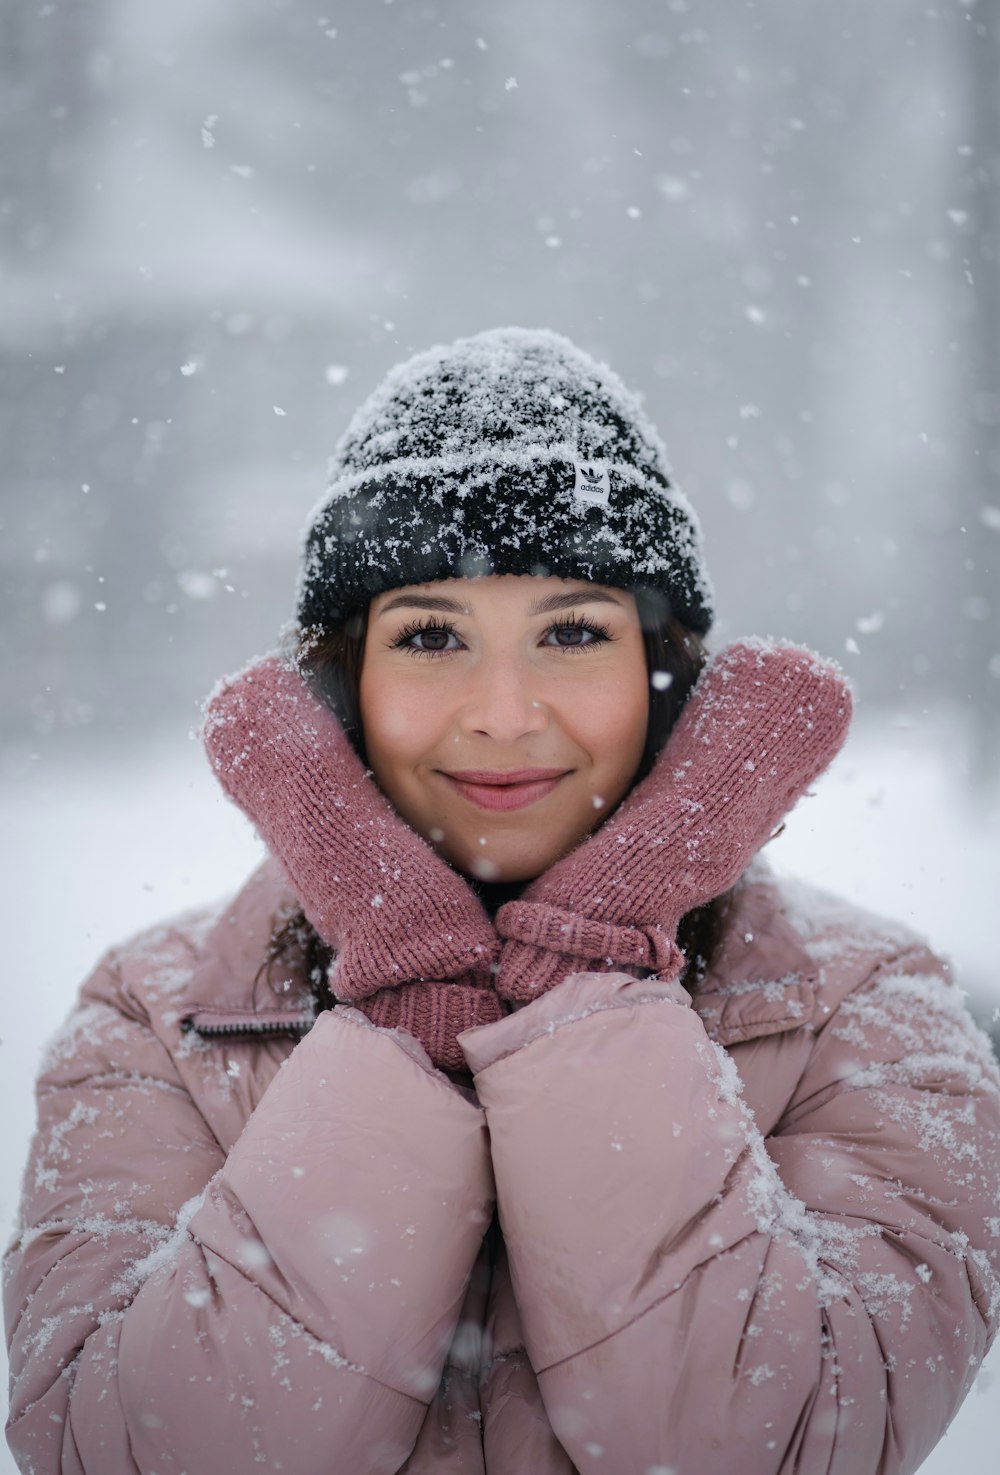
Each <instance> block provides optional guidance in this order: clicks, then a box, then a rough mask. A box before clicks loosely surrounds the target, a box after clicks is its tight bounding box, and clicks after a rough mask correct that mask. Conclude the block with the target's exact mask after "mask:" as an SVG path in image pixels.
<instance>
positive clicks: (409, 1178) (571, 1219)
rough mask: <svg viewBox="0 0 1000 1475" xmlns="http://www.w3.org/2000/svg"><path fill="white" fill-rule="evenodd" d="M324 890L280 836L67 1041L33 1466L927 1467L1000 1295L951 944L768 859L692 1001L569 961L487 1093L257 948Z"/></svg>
mask: <svg viewBox="0 0 1000 1475" xmlns="http://www.w3.org/2000/svg"><path fill="white" fill-rule="evenodd" d="M292 906H293V900H292V898H291V897H290V895H289V894H288V892H287V889H286V887H285V884H284V883H283V882H282V880H281V879H280V875H279V873H278V870H277V867H276V865H275V864H274V863H272V862H268V863H267V864H265V866H264V867H263V868H262V869H261V870H260V871H259V872H258V873H257V874H256V875H255V876H254V877H253V878H252V879H251V881H250V882H249V883H248V885H247V886H246V887H245V889H244V890H243V892H242V893H241V894H240V896H239V897H238V898H237V899H236V901H235V902H234V903H233V904H232V905H231V906H230V907H228V908H227V909H226V910H224V911H223V912H222V913H221V914H219V915H217V916H216V917H215V918H206V917H193V918H192V917H188V918H186V919H184V920H182V921H180V922H178V923H177V924H176V925H174V926H171V927H165V928H161V929H158V930H156V931H154V932H151V933H147V934H146V935H145V936H143V937H141V938H139V939H138V940H137V941H134V942H133V943H131V944H130V945H129V946H127V947H126V948H124V949H123V950H121V951H120V952H117V953H114V954H112V955H110V956H109V957H108V958H106V959H105V960H104V961H103V962H102V963H101V964H100V966H99V967H98V968H97V970H96V972H95V973H94V975H93V976H92V977H91V978H90V979H89V980H88V982H87V983H86V985H85V986H84V989H83V992H82V996H81V999H80V1002H79V1004H78V1006H77V1008H76V1010H75V1012H74V1013H73V1015H72V1016H71V1018H70V1020H69V1022H68V1024H67V1025H66V1027H65V1029H64V1030H63V1032H62V1033H61V1034H60V1036H59V1037H58V1039H57V1040H56V1041H55V1042H54V1043H53V1045H52V1047H51V1050H50V1052H49V1055H48V1059H47V1062H46V1065H45V1070H44V1075H43V1077H42V1080H41V1085H40V1093H39V1130H38V1134H37V1136H36V1138H35V1142H34V1146H33V1150H32V1155H31V1160H30V1163H29V1167H28V1173H27V1179H26V1189H25V1201H24V1221H23V1225H22V1227H21V1230H20V1232H19V1235H18V1238H17V1240H16V1243H15V1245H14V1246H13V1248H12V1250H11V1252H10V1254H9V1257H8V1266H7V1270H8V1274H7V1283H6V1298H7V1305H6V1313H7V1324H8V1328H9V1337H10V1343H11V1368H12V1376H13V1403H12V1410H11V1420H10V1426H9V1438H10V1441H11V1444H12V1446H13V1448H14V1450H15V1452H16V1455H17V1458H18V1461H19V1463H20V1466H21V1468H22V1469H23V1470H26V1471H33V1472H35V1475H45V1472H55V1471H66V1472H74V1475H79V1472H84V1471H85V1472H87V1475H126V1472H135V1471H142V1472H143V1475H154V1472H155V1475H170V1472H174V1475H180V1472H184V1475H218V1472H219V1471H220V1470H221V1471H239V1472H244V1471H245V1472H250V1471H252V1470H273V1471H279V1470H280V1471H281V1472H283V1475H314V1472H315V1475H368V1472H371V1475H374V1472H383V1471H384V1472H389V1471H397V1470H403V1471H405V1472H407V1475H417V1472H421V1475H423V1472H433V1475H482V1472H485V1471H488V1472H489V1475H570V1472H572V1471H574V1470H575V1471H578V1472H582V1475H658V1472H665V1471H667V1470H671V1471H676V1472H678V1475H716V1472H723V1471H727V1472H728V1471H733V1472H739V1475H766V1472H777V1471H782V1472H791V1471H797V1472H803V1475H821V1472H822V1475H869V1472H876V1471H878V1472H883V1475H889V1472H904V1471H912V1470H914V1469H916V1467H917V1466H918V1465H919V1464H920V1463H921V1460H922V1459H923V1457H924V1455H925V1454H926V1453H927V1451H928V1450H929V1449H930V1448H931V1446H932V1445H933V1444H934V1443H935V1441H936V1440H937V1439H938V1438H939V1437H940V1435H941V1433H942V1432H943V1430H944V1429H945V1427H946V1425H947V1424H948V1421H949V1420H950V1419H951V1417H952V1415H953V1414H954V1412H955V1410H956V1409H957V1407H958V1405H959V1404H960V1402H961V1400H962V1398H963V1397H964V1395H965V1393H966V1392H967V1391H968V1389H969V1386H970V1384H971V1382H972V1379H973V1377H974V1375H975V1372H976V1369H977V1367H978V1366H979V1363H980V1361H981V1360H982V1358H983V1356H984V1354H985V1352H986V1350H987V1348H988V1346H989V1344H990V1341H991V1339H992V1337H993V1334H994V1332H995V1329H996V1326H997V1320H998V1316H1000V1290H998V1286H1000V1282H998V1270H1000V1079H998V1074H997V1069H996V1065H995V1062H994V1060H993V1058H992V1056H991V1054H990V1050H989V1046H988V1043H987V1042H986V1041H985V1039H984V1038H983V1037H982V1036H981V1035H980V1034H979V1033H978V1032H977V1031H976V1030H975V1029H974V1028H973V1027H972V1025H971V1024H970V1021H969V1019H968V1017H967V1015H966V1012H965V1009H964V1007H963V1004H962V1000H961V996H960V994H959V992H958V990H957V989H956V988H955V987H954V986H953V985H952V984H951V983H950V982H949V980H948V978H947V976H946V973H945V970H944V969H943V967H942V965H941V964H940V962H939V961H938V960H937V959H935V957H934V956H933V955H932V954H930V953H928V952H927V950H926V949H925V947H924V946H923V945H922V944H921V943H920V941H919V940H918V939H915V938H913V937H912V936H910V935H909V934H903V933H901V932H900V930H899V929H898V928H896V927H891V928H888V927H886V925H885V924H883V923H882V922H880V921H878V920H877V919H874V918H872V917H870V916H867V915H866V914H863V913H859V912H857V911H854V910H850V909H848V908H847V907H845V906H843V905H842V904H840V903H837V902H834V901H832V900H831V899H830V898H829V897H826V896H823V895H821V894H819V893H814V892H811V891H807V890H806V889H804V888H799V887H797V886H796V887H794V888H790V887H789V886H788V885H787V884H785V883H782V884H781V885H780V886H779V885H778V884H777V883H775V882H774V881H773V879H771V877H770V876H769V874H768V873H767V871H766V870H765V869H764V868H763V867H762V866H761V865H760V864H759V863H758V864H757V865H756V866H755V868H754V870H753V872H752V874H751V875H750V876H749V877H748V878H747V879H746V880H745V881H744V882H743V883H741V885H740V887H739V888H738V892H737V901H736V905H735V907H734V909H733V912H732V914H731V918H730V923H729V926H728V932H727V935H726V937H725V940H724V943H723V946H722V948H721V951H720V953H719V955H718V957H717V961H716V964H715V967H714V970H713V972H712V974H711V976H710V978H709V979H708V980H707V981H706V983H705V984H704V985H703V987H702V989H701V992H700V994H699V996H698V997H697V998H696V1000H695V1002H694V1005H693V1007H692V1006H691V1004H690V1001H689V1000H688V998H687V996H686V995H685V994H684V993H683V991H682V990H680V989H679V987H678V986H676V985H670V984H661V983H657V982H648V981H639V980H636V979H633V978H629V977H626V976H624V975H622V974H604V975H598V974H576V975H573V976H570V977H568V978H566V979H565V980H564V981H563V982H562V983H561V984H559V985H558V986H557V987H556V988H554V989H553V990H552V991H551V992H550V993H548V994H545V995H544V996H542V997H541V998H539V999H537V1000H536V1001H535V1002H533V1003H531V1004H529V1005H528V1006H527V1007H526V1008H524V1009H522V1010H520V1011H519V1012H517V1013H514V1014H510V1015H508V1016H507V1017H505V1018H504V1019H502V1020H500V1021H499V1022H498V1023H494V1024H490V1025H487V1026H485V1027H483V1028H481V1029H478V1030H473V1031H470V1032H467V1033H466V1034H465V1035H464V1036H462V1042H463V1047H464V1048H465V1050H466V1054H467V1058H468V1061H469V1064H470V1066H471V1068H472V1070H473V1072H474V1079H475V1096H473V1093H472V1092H471V1091H469V1092H466V1093H463V1092H462V1091H461V1090H460V1089H459V1088H457V1087H455V1086H454V1085H452V1084H451V1083H450V1082H449V1081H448V1080H447V1079H446V1078H445V1077H443V1076H441V1075H440V1074H438V1073H437V1072H435V1071H433V1070H432V1069H431V1068H430V1066H429V1063H428V1061H427V1059H426V1057H425V1056H424V1055H423V1053H422V1051H421V1049H420V1047H419V1046H417V1045H416V1044H415V1043H413V1042H412V1041H409V1039H408V1037H401V1036H398V1035H394V1034H392V1033H389V1032H386V1031H382V1030H377V1029H375V1028H374V1027H373V1026H372V1025H370V1024H368V1023H367V1021H365V1020H364V1019H363V1017H362V1016H361V1015H359V1014H357V1013H356V1012H354V1011H342V1010H339V1009H338V1010H335V1011H333V1012H329V1013H324V1014H321V1015H320V1017H319V1018H318V1019H317V1020H316V1022H315V1024H314V1025H313V1026H312V1027H311V1028H310V1025H311V1024H312V1010H311V1007H310V1005H309V1002H308V997H309V996H308V992H307V990H306V989H305V987H304V984H303V980H302V979H301V978H296V977H294V976H291V977H289V976H288V975H287V974H285V973H272V976H271V978H270V979H269V978H268V977H267V975H266V973H265V972H262V962H263V960H264V957H265V953H266V945H267V941H268V938H269V937H270V935H271V932H272V929H273V927H274V924H275V918H276V916H280V915H281V914H282V913H283V912H285V911H287V910H288V909H289V908H290V907H292ZM281 1031H286V1033H282V1032H281ZM289 1032H290V1033H289ZM299 1036H301V1038H299ZM720 1047H721V1048H720ZM477 1098H478V1099H477ZM494 1209H496V1211H497V1213H498V1216H499V1228H498V1227H497V1225H496V1224H491V1221H492V1220H493V1216H494Z"/></svg>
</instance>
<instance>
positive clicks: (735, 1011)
mask: <svg viewBox="0 0 1000 1475" xmlns="http://www.w3.org/2000/svg"><path fill="white" fill-rule="evenodd" d="M298 910H299V904H298V901H297V900H296V897H295V893H294V891H293V890H292V888H291V886H290V885H289V882H288V880H287V878H286V877H285V875H284V872H283V871H282V869H281V867H280V865H279V864H278V862H277V861H276V860H275V859H274V858H273V857H270V856H269V857H268V858H267V859H266V860H265V861H264V862H263V863H262V864H261V865H260V866H259V867H258V869H257V870H256V871H255V872H254V873H253V875H252V876H251V877H250V879H249V880H248V881H247V883H246V885H245V886H244V887H243V888H242V890H241V891H239V892H238V893H237V895H236V896H235V897H234V899H233V900H232V901H231V902H230V903H229V904H228V905H227V906H226V907H225V909H224V910H223V911H222V912H221V913H220V915H219V917H218V918H217V920H216V921H215V922H214V923H213V925H212V927H211V929H210V931H209V932H208V934H207V936H206V939H205V947H204V951H203V953H202V957H201V961H200V962H199V963H198V964H197V965H196V967H195V969H194V972H193V974H192V977H191V981H190V984H189V986H188V991H187V998H186V1000H185V1002H184V1004H183V1006H182V1015H181V1018H182V1023H183V1024H184V1025H185V1026H186V1027H187V1028H189V1029H195V1030H197V1031H198V1032H199V1033H203V1034H208V1035H231V1034H236V1033H244V1032H246V1033H254V1034H267V1033H293V1034H305V1033H306V1031H307V1030H308V1029H309V1028H310V1027H311V1026H312V1024H313V1021H314V1020H315V1017H316V1000H315V997H314V995H313V992H312V990H311V988H310V987H309V981H308V979H307V978H306V977H305V975H304V972H303V970H302V968H301V966H299V967H296V966H295V964H294V961H292V960H289V961H288V962H284V961H282V960H277V961H276V962H275V964H274V965H273V966H272V967H271V968H270V969H268V968H267V966H266V962H267V955H268V945H269V943H270V940H271V937H272V935H273V934H274V931H275V928H276V927H278V926H280V925H281V923H282V921H283V920H287V919H289V918H291V917H292V916H294V915H295V914H296V912H298ZM815 984H816V967H815V965H814V963H813V961H812V959H811V958H810V957H809V954H808V953H807V952H806V951H805V949H804V947H803V946H802V944H801V942H800V941H799V939H798V937H797V936H796V934H795V932H794V931H793V929H792V926H791V924H790V923H789V922H788V920H787V919H786V917H785V915H784V909H783V906H782V898H781V892H780V889H779V887H778V884H777V882H776V881H775V879H774V877H773V875H772V873H771V871H770V869H769V867H768V866H767V865H766V864H765V862H764V861H762V860H761V859H760V858H758V859H757V860H755V861H754V862H753V863H752V865H751V866H750V868H749V869H748V870H747V872H746V873H745V875H744V877H743V878H742V880H740V881H739V882H738V884H737V886H736V888H735V890H734V892H733V899H732V904H731V909H730V912H729V916H728V919H727V921H726V925H725V930H724V932H723V936H722V938H721V940H720V943H719V945H718V947H717V949H716V954H715V958H714V960H713V963H712V967H711V968H710V969H709V971H708V973H707V974H706V976H705V978H704V979H703V981H702V983H701V986H700V988H699V989H698V992H697V993H696V995H695V997H694V1001H693V1002H694V1008H695V1010H696V1011H697V1013H698V1014H699V1015H700V1016H701V1019H702V1022H703V1024H704V1025H705V1029H706V1032H707V1033H708V1035H709V1037H710V1038H711V1039H713V1040H714V1041H715V1042H716V1043H717V1044H719V1045H725V1046H728V1045H733V1044H739V1043H741V1042H743V1041H745V1040H750V1039H756V1038H759V1037H761V1036H764V1035H774V1034H780V1033H782V1032H784V1031H785V1030H792V1029H799V1028H801V1027H802V1026H803V1025H804V1024H808V1023H809V1022H810V1021H811V1019H812V1017H813V1014H814V1012H815V1007H816V1004H815Z"/></svg>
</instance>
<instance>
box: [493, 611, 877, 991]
mask: <svg viewBox="0 0 1000 1475" xmlns="http://www.w3.org/2000/svg"><path fill="white" fill-rule="evenodd" d="M850 718H851V695H850V690H849V688H848V686H847V682H846V680H845V679H844V677H843V675H842V674H841V672H840V671H839V670H838V668H837V667H836V666H834V665H833V664H832V663H830V662H826V661H823V660H821V659H820V658H819V657H818V656H816V655H814V654H813V653H812V652H811V651H808V650H804V649H802V648H801V647H799V646H794V645H788V644H784V643H782V644H766V643H764V642H763V641H756V640H751V641H746V642H741V643H739V644H736V645H731V646H729V647H728V649H726V650H724V651H722V652H721V654H720V655H718V656H716V657H715V658H714V659H713V660H712V661H711V662H710V663H709V665H708V666H707V667H706V669H705V671H704V672H703V673H702V675H701V677H700V679H699V681H698V684H697V686H696V687H695V689H694V692H693V693H692V695H691V697H690V699H689V701H688V703H687V705H686V707H685V708H684V711H683V712H682V714H681V716H680V718H679V720H678V722H677V725H676V726H675V727H674V729H673V731H672V732H671V734H670V737H669V738H668V739H667V742H666V744H665V746H664V748H663V751H662V752H661V753H660V755H659V757H658V758H657V760H656V763H655V765H654V767H653V769H652V771H651V772H650V774H649V775H648V777H647V778H645V779H644V780H643V781H642V783H641V784H639V785H638V786H637V787H636V788H635V789H634V790H633V791H632V793H631V794H630V795H629V796H628V798H627V799H626V800H625V802H624V803H623V804H622V806H621V808H620V809H619V810H618V811H617V813H616V814H614V815H612V817H611V818H610V819H609V820H608V821H607V823H606V824H604V825H602V827H601V828H600V829H599V830H597V831H596V832H595V833H594V834H593V835H591V836H589V837H588V838H587V839H586V840H584V841H583V843H582V844H581V845H579V846H577V848H576V849H575V850H573V851H571V852H570V854H569V855H567V856H565V857H564V858H563V859H562V860H560V861H557V862H556V864H555V865H554V866H551V867H550V868H549V870H547V871H546V872H545V873H544V874H543V875H542V876H539V877H538V879H537V880H536V881H533V882H532V884H531V885H530V886H529V887H528V888H527V890H526V891H525V892H524V893H523V895H522V896H521V897H520V898H519V899H518V900H517V901H510V902H507V903H506V904H505V905H504V906H502V907H501V908H500V910H499V911H498V912H497V917H496V926H497V931H498V932H499V934H500V936H501V938H502V939H504V941H503V946H502V948H501V953H500V968H499V972H498V974H497V981H496V986H497V991H498V992H499V993H500V994H501V995H502V996H503V997H504V998H507V999H512V1000H518V1001H522V1002H523V1001H525V1000H528V999H531V998H534V997H535V996H536V995H537V994H539V993H543V992H544V991H545V990H546V989H548V988H551V987H552V986H553V985H554V984H556V983H558V982H559V981H560V979H562V978H564V977H565V976H566V975H567V974H568V973H571V972H579V971H583V970H588V969H589V970H595V971H607V970H609V969H611V970H617V969H622V970H623V971H628V970H630V969H634V968H642V969H651V970H653V971H654V972H656V973H658V974H660V975H661V976H664V975H665V976H668V977H669V976H676V975H677V974H678V973H679V972H680V970H681V968H682V966H683V962H684V960H683V957H682V956H681V954H680V952H679V951H678V948H677V945H676V942H675V938H676V935H677V926H678V923H679V922H680V920H681V918H682V917H683V916H684V914H685V912H687V911H690V910H691V909H692V908H693V907H696V906H701V905H703V904H704V903H705V902H708V901H711V900H712V899H713V898H714V897H716V896H720V895H721V894H722V893H723V892H724V891H726V890H727V889H728V888H729V887H730V886H731V885H732V884H733V882H734V881H735V880H736V879H737V878H738V877H739V876H740V875H741V873H742V872H743V871H744V869H745V868H746V866H747V863H748V862H749V860H750V859H751V857H752V856H753V855H754V853H755V851H756V850H757V849H758V848H759V847H760V846H761V845H762V844H763V843H764V841H765V840H767V838H768V837H769V835H770V834H771V833H772V831H773V830H774V828H775V826H776V825H777V823H778V821H779V820H780V819H781V817H782V816H783V815H784V814H785V813H786V812H787V811H788V810H789V809H790V808H791V807H792V805H793V804H794V803H795V801H796V800H797V799H798V798H799V797H800V796H801V795H802V794H803V792H804V791H805V789H806V788H807V787H808V785H809V784H810V783H812V781H813V780H814V779H815V778H817V777H818V775H819V774H820V773H822V771H823V769H824V768H825V767H826V766H827V764H828V763H829V762H830V761H831V759H832V758H833V757H834V755H835V754H836V752H837V751H838V749H839V748H840V746H841V744H842V743H843V741H844V738H845V737H846V735H847V729H848V725H849V723H850Z"/></svg>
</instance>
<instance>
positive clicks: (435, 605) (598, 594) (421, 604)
mask: <svg viewBox="0 0 1000 1475" xmlns="http://www.w3.org/2000/svg"><path fill="white" fill-rule="evenodd" d="M576 604H617V605H620V604H621V600H620V599H617V598H616V597H615V595H613V594H609V593H608V591H607V590H606V589H596V588H595V589H587V590H586V591H584V592H580V591H579V590H578V591H577V592H576V593H573V592H570V593H567V594H546V595H543V597H542V598H541V599H536V600H534V601H533V602H532V604H531V606H530V608H529V610H528V613H529V615H548V614H551V613H552V612H553V611H554V610H560V609H572V608H573V606H574V605H576ZM404 608H406V609H427V610H442V611H444V612H445V613H446V614H451V615H466V614H468V613H469V609H468V606H467V605H464V604H463V603H462V601H461V600H460V599H451V598H449V596H448V595H447V594H397V595H396V596H395V598H394V599H390V600H388V601H387V602H386V603H385V604H383V606H382V608H381V609H380V610H379V612H378V615H377V617H376V618H377V619H381V618H382V616H383V615H387V614H389V613H390V611H391V610H394V609H404Z"/></svg>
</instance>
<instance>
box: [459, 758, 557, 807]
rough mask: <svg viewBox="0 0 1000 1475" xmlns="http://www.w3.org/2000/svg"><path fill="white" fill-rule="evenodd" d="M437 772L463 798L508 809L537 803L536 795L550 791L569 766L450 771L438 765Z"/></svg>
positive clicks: (488, 805) (473, 802)
mask: <svg viewBox="0 0 1000 1475" xmlns="http://www.w3.org/2000/svg"><path fill="white" fill-rule="evenodd" d="M438 772H439V773H440V774H441V777H442V778H443V779H445V780H446V782H447V783H449V784H450V785H451V787H452V788H453V789H455V790H456V792H457V793H459V794H461V795H462V797H463V799H468V800H469V801H470V802H471V803H472V804H476V805H478V807H479V808H480V809H492V810H510V809H526V808H527V806H528V805H529V804H537V802H538V801H539V799H544V798H545V796H546V795H547V794H551V793H552V790H553V789H555V788H556V787H557V785H558V784H559V783H560V781H561V780H562V779H564V778H565V777H566V775H567V774H568V773H569V772H571V770H570V769H566V768H508V769H502V770H488V769H482V768H463V769H460V770H455V771H453V772H450V773H447V772H445V770H444V769H439V770H438Z"/></svg>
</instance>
